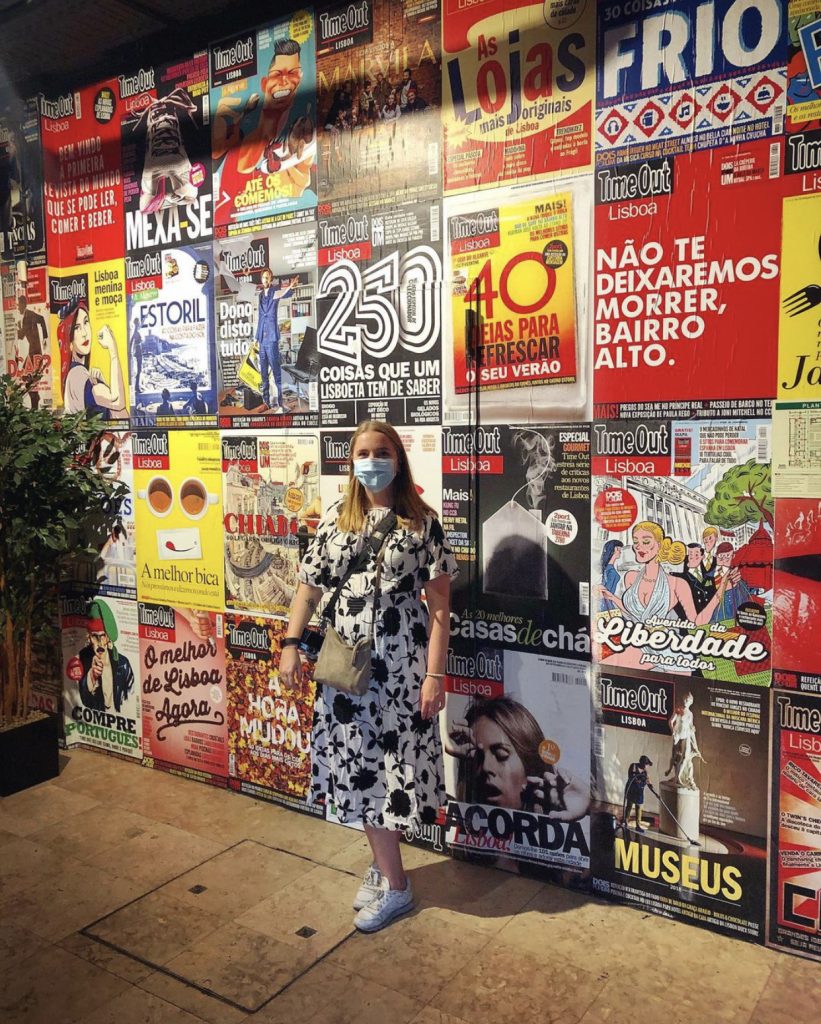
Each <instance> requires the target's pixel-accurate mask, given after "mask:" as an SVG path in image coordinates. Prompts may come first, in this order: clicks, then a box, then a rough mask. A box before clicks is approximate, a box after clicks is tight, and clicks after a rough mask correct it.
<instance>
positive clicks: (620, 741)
mask: <svg viewBox="0 0 821 1024" xmlns="http://www.w3.org/2000/svg"><path fill="white" fill-rule="evenodd" d="M597 698H598V712H599V715H600V722H599V726H598V734H597V737H596V739H595V752H596V769H595V773H596V785H595V791H594V795H595V799H596V803H595V805H594V812H593V826H592V831H593V840H592V850H593V868H592V870H593V889H594V892H597V893H598V894H599V895H602V896H606V897H609V898H612V899H615V900H619V901H621V902H624V903H628V904H630V905H631V906H635V907H639V908H641V909H642V910H645V911H649V912H650V913H655V914H662V915H663V916H665V917H670V918H673V919H674V920H679V921H693V922H697V923H698V924H700V925H702V926H704V927H707V928H711V929H713V930H715V931H719V932H722V933H723V934H725V935H731V936H734V937H736V938H747V939H753V940H756V941H759V942H760V941H762V939H763V935H764V903H765V886H766V881H765V879H766V864H767V858H766V835H767V806H766V792H767V780H768V757H767V745H768V743H767V741H768V733H769V703H770V692H769V691H768V690H764V689H761V688H759V687H754V686H752V687H751V686H740V685H738V684H731V683H720V682H718V683H714V682H710V681H707V680H704V681H702V680H697V681H693V682H691V681H690V680H686V679H682V680H677V681H675V682H673V681H672V680H670V681H667V680H662V679H652V680H643V679H636V678H634V677H632V676H611V675H610V674H608V673H607V671H606V668H605V667H603V668H602V669H601V676H600V679H599V683H598V693H597ZM642 772H644V773H645V778H646V782H642Z"/></svg>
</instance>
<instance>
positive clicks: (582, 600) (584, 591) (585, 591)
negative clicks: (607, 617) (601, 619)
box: [579, 583, 590, 615]
mask: <svg viewBox="0 0 821 1024" xmlns="http://www.w3.org/2000/svg"><path fill="white" fill-rule="evenodd" d="M589 614H590V584H589V583H580V584H579V615H589Z"/></svg>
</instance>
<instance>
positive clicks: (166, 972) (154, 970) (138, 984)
mask: <svg viewBox="0 0 821 1024" xmlns="http://www.w3.org/2000/svg"><path fill="white" fill-rule="evenodd" d="M217 931H219V927H217V928H214V929H213V930H212V931H209V932H206V933H204V934H203V935H201V936H199V938H198V940H197V941H200V940H201V939H206V938H208V936H209V935H213V934H214V933H215V932H217ZM80 934H81V935H83V936H84V937H85V938H87V939H91V940H92V941H93V942H96V943H98V944H99V945H101V946H105V947H106V948H107V949H110V950H112V951H113V952H114V953H119V954H120V956H124V957H126V959H128V960H131V961H133V962H134V963H138V964H142V965H143V967H147V968H149V969H150V971H151V973H150V974H149V975H148V976H147V977H145V978H140V979H138V980H137V981H133V982H132V981H127V980H126V979H125V978H121V976H120V975H117V974H114V972H113V971H108V972H107V973H109V974H111V975H112V976H113V977H116V978H120V980H121V981H123V984H125V985H130V986H131V987H132V988H139V989H142V990H143V991H144V992H148V993H149V995H154V996H157V994H156V992H152V991H151V989H148V988H146V987H145V985H144V984H143V983H144V982H146V981H148V979H149V978H150V977H152V976H153V975H155V974H162V975H163V976H165V977H167V978H171V979H172V980H174V981H178V982H179V983H180V984H181V985H185V987H186V988H191V989H194V991H196V992H199V993H200V994H201V995H204V996H208V998H209V999H214V1000H216V1001H217V1002H220V1003H224V1004H225V1005H226V1006H230V1007H231V1008H232V1009H235V1010H239V1011H240V1012H241V1013H246V1014H247V1013H256V1012H257V1011H256V1010H254V1009H251V1008H250V1007H247V1006H242V1005H241V1004H240V1003H235V1002H234V1000H233V999H229V998H228V997H227V996H222V995H220V994H219V992H214V991H213V990H212V989H209V988H206V987H205V986H204V985H197V984H196V983H195V982H193V981H191V980H190V979H189V978H184V977H183V976H182V975H181V974H177V973H176V972H175V971H172V970H170V969H169V968H168V967H165V966H164V965H163V964H158V963H156V962H155V961H153V960H147V959H146V958H145V957H143V956H140V955H139V954H138V953H133V952H132V951H131V950H128V949H126V948H125V947H124V946H118V945H117V943H116V942H111V940H110V939H104V938H103V937H102V936H100V935H94V934H92V933H91V932H88V931H86V930H85V929H83V930H82V931H81V932H80ZM61 948H62V947H61ZM65 952H67V953H70V952H71V951H70V950H66V951H65ZM71 955H72V956H77V954H75V953H71ZM175 955H179V954H175ZM78 959H83V958H82V957H78ZM88 962H89V961H86V963H88ZM92 966H94V967H97V966H99V967H100V970H106V968H104V967H102V966H101V965H97V964H93V965H92ZM157 998H158V999H165V996H157ZM165 1001H166V1002H167V1003H171V1004H172V1006H176V1007H177V1009H178V1010H185V1011H186V1012H187V1013H191V1011H190V1010H189V1009H188V1008H187V1007H185V1006H179V1005H178V1004H177V1003H174V1002H173V1000H171V999H165ZM193 1016H197V1014H193Z"/></svg>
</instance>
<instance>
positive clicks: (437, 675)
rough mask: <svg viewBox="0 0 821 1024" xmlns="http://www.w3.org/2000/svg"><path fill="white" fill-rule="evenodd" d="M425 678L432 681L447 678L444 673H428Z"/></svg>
mask: <svg viewBox="0 0 821 1024" xmlns="http://www.w3.org/2000/svg"><path fill="white" fill-rule="evenodd" d="M425 678H426V679H428V678H430V679H444V678H445V673H444V672H426V673H425Z"/></svg>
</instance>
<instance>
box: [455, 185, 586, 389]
mask: <svg viewBox="0 0 821 1024" xmlns="http://www.w3.org/2000/svg"><path fill="white" fill-rule="evenodd" d="M487 198H488V199H491V198H492V196H491V195H488V196H487ZM473 206H475V203H474V204H473ZM451 209H452V210H453V212H452V213H451V215H450V216H449V218H448V244H449V245H450V254H451V309H452V315H453V377H454V386H455V389H456V393H457V394H466V393H469V392H470V391H471V390H473V389H475V388H476V387H477V376H478V387H479V388H481V389H482V390H484V391H491V390H496V389H499V388H515V387H524V386H526V385H529V384H568V383H573V382H574V381H575V380H576V305H575V288H574V263H575V260H574V248H573V216H572V196H571V194H570V193H569V192H561V193H558V194H556V195H549V196H536V197H534V198H531V199H528V200H526V201H525V202H519V203H510V204H502V203H498V204H488V206H486V207H484V208H483V209H481V210H476V209H473V208H470V209H468V208H467V207H466V208H465V210H464V212H458V204H454V205H453V207H451ZM477 315H478V320H476V328H475V334H474V335H473V337H472V338H467V339H466V334H467V332H468V327H467V324H468V322H473V321H471V320H470V317H471V316H474V317H475V316H477Z"/></svg>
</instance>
